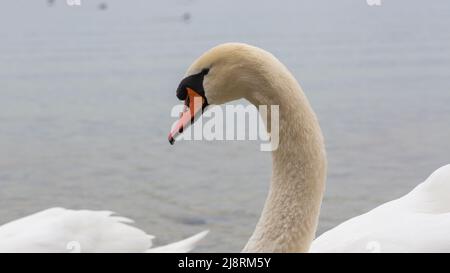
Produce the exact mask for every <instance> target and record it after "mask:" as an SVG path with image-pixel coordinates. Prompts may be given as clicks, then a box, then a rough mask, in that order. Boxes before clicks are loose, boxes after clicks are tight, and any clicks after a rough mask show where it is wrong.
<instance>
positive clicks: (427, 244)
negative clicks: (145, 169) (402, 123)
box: [169, 43, 450, 252]
mask: <svg viewBox="0 0 450 273" xmlns="http://www.w3.org/2000/svg"><path fill="white" fill-rule="evenodd" d="M177 97H178V98H179V99H180V100H184V101H185V105H186V110H185V111H184V112H183V113H182V115H181V117H180V120H179V121H178V123H177V124H176V125H175V126H174V128H173V130H172V131H171V132H170V134H169V141H170V143H171V144H173V143H174V141H175V138H176V137H177V136H178V135H179V134H180V133H182V131H183V128H187V126H189V124H190V123H191V121H195V120H196V118H197V117H199V116H200V115H201V113H202V112H203V110H204V109H205V108H206V107H207V106H208V105H212V104H223V103H226V102H229V101H233V100H236V99H241V98H244V99H247V100H248V101H249V102H250V103H252V104H254V105H255V106H259V105H279V146H278V149H276V150H275V151H273V152H272V168H273V171H272V181H271V184H270V189H269V193H268V196H267V199H266V202H265V204H264V208H263V210H262V214H261V217H260V219H259V221H258V223H257V225H256V228H255V231H254V232H253V235H252V236H251V238H250V239H249V241H248V242H247V244H246V245H245V247H244V249H243V252H307V251H309V249H310V246H311V243H312V241H313V239H314V237H315V232H316V228H317V222H318V215H319V211H320V206H321V202H322V196H323V192H324V187H325V179H326V166H327V164H326V153H325V148H324V144H323V137H322V133H321V129H320V127H319V124H318V121H317V118H316V115H315V113H314V112H313V110H312V109H311V106H310V104H309V102H308V100H307V98H306V97H305V95H304V93H303V91H302V89H301V87H300V86H299V84H298V82H297V81H296V80H295V78H294V77H293V76H292V75H291V73H290V72H289V71H288V69H287V68H286V67H285V66H284V65H283V64H282V63H281V62H280V61H278V60H277V59H276V58H275V57H274V56H273V55H271V54H270V53H268V52H266V51H264V50H262V49H259V48H256V47H253V46H250V45H246V44H240V43H228V44H223V45H219V46H217V47H214V48H212V49H211V50H209V51H207V52H206V53H204V54H203V55H202V56H201V57H200V58H199V59H197V60H196V61H195V62H194V63H193V64H192V65H191V66H190V67H189V69H188V70H187V73H186V78H184V79H183V81H181V83H180V85H179V87H178V89H177ZM199 99H200V101H201V102H202V105H201V107H197V106H196V105H194V103H193V102H194V100H197V101H198V100H199ZM269 115H270V113H269ZM268 120H270V118H269V119H268ZM269 125H270V124H267V130H268V132H269V134H270V130H271V129H270V126H269ZM449 195H450V167H449V166H446V167H444V168H442V169H440V170H438V171H437V172H436V173H434V174H433V175H432V176H431V177H430V178H429V179H428V180H427V181H426V182H425V183H423V184H421V185H419V186H418V187H417V188H416V189H414V190H413V191H412V192H411V193H409V194H408V195H406V196H405V197H403V198H400V199H398V200H395V201H392V202H389V203H386V204H384V205H382V206H380V207H378V208H377V209H374V210H373V211H371V212H369V213H367V214H364V215H362V216H359V217H356V218H353V219H351V220H349V221H347V222H345V223H343V224H342V225H340V226H338V227H336V228H334V229H332V230H331V231H329V232H327V233H325V234H323V235H322V236H320V237H319V238H318V239H316V241H314V242H313V243H312V249H311V250H312V251H316V252H320V251H324V252H329V251H336V252H340V251H347V252H360V251H384V252H393V251H396V252H398V251H399V252H413V251H450V233H449V230H450V198H449Z"/></svg>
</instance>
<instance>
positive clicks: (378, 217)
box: [310, 165, 450, 252]
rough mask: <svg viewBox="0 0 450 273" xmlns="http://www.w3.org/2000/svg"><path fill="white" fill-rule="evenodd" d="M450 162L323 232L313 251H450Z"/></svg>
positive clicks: (313, 245) (312, 247)
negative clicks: (393, 197)
mask: <svg viewBox="0 0 450 273" xmlns="http://www.w3.org/2000/svg"><path fill="white" fill-rule="evenodd" d="M449 196H450V165H446V166H444V167H442V168H440V169H438V170H436V171H435V172H434V173H433V174H432V175H431V176H430V177H429V178H428V179H427V180H426V181H425V182H423V183H421V184H419V185H418V186H417V187H416V188H415V189H414V190H412V191H411V192H410V193H408V194H407V195H405V196H403V197H401V198H399V199H396V200H393V201H391V202H388V203H385V204H383V205H381V206H379V207H377V208H375V209H373V210H371V211H369V212H367V213H365V214H363V215H360V216H358V217H355V218H352V219H350V220H348V221H346V222H344V223H342V224H340V225H338V226H337V227H335V228H333V229H332V230H330V231H327V232H325V233H324V234H322V235H321V236H319V237H318V238H317V239H316V240H314V242H313V243H312V245H311V249H310V251H311V252H449V251H450V233H449V230H450V198H449Z"/></svg>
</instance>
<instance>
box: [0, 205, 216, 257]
mask: <svg viewBox="0 0 450 273" xmlns="http://www.w3.org/2000/svg"><path fill="white" fill-rule="evenodd" d="M131 223H133V221H132V220H130V219H128V218H125V217H120V216H116V215H113V212H111V211H92V210H69V209H64V208H51V209H47V210H44V211H41V212H38V213H35V214H32V215H30V216H27V217H24V218H21V219H18V220H15V221H12V222H10V223H7V224H5V225H3V226H0V252H158V250H159V251H161V252H188V251H190V250H192V249H193V248H194V247H195V246H196V244H197V243H198V242H199V241H200V240H201V239H203V238H204V237H205V236H206V234H207V233H208V232H207V231H203V232H201V233H199V234H197V235H194V236H192V237H190V238H188V239H185V240H182V241H179V242H177V243H174V244H170V245H167V246H165V247H158V248H155V249H151V247H152V239H153V238H154V236H152V235H149V234H146V233H145V232H144V231H142V230H140V229H138V228H136V227H133V226H131V225H130V224H131Z"/></svg>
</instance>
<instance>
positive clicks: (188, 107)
mask: <svg viewBox="0 0 450 273" xmlns="http://www.w3.org/2000/svg"><path fill="white" fill-rule="evenodd" d="M271 58H273V57H272V55H271V54H270V53H268V52H266V51H264V50H262V49H260V48H257V47H254V46H250V45H247V44H242V43H226V44H221V45H218V46H216V47H214V48H212V49H210V50H208V51H207V52H205V53H204V54H203V55H201V56H200V57H199V58H198V59H197V60H195V61H194V62H193V63H192V65H191V66H190V67H189V68H188V70H187V72H186V74H185V78H184V79H183V80H182V81H181V82H180V84H179V86H178V88H177V91H176V94H177V97H178V99H179V100H182V101H184V104H185V110H184V111H183V113H182V114H181V116H180V119H179V121H178V123H177V125H176V126H175V127H174V129H173V130H172V131H171V132H170V133H169V142H170V143H171V144H173V143H174V142H175V137H176V136H177V135H178V134H180V133H182V132H183V129H185V128H187V126H189V125H190V124H191V123H193V122H195V120H196V119H197V118H198V117H199V116H201V114H202V113H203V111H204V110H205V109H206V107H207V106H208V105H220V104H224V103H227V102H230V101H234V100H238V99H241V98H246V99H249V97H250V95H251V94H252V93H254V90H258V85H260V84H261V82H262V81H261V79H260V75H261V74H262V73H260V72H262V71H261V70H262V69H263V68H264V67H267V66H265V65H263V63H264V61H265V60H270V59H271Z"/></svg>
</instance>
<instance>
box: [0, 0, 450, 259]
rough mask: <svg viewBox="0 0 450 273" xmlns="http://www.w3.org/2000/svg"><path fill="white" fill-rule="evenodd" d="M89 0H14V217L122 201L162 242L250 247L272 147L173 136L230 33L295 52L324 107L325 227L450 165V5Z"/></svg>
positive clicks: (10, 132)
mask: <svg viewBox="0 0 450 273" xmlns="http://www.w3.org/2000/svg"><path fill="white" fill-rule="evenodd" d="M81 1H82V5H81V6H80V7H69V6H67V5H66V3H65V1H61V0H56V1H55V4H53V5H49V4H48V3H47V1H44V0H42V1H26V0H5V1H2V3H1V8H0V188H1V189H0V223H5V222H8V221H10V220H13V219H16V218H19V217H21V216H24V215H27V214H30V213H32V212H35V211H38V210H41V209H45V208H48V207H53V206H63V207H68V208H75V209H81V208H88V209H108V210H113V211H116V212H118V213H120V214H122V215H125V216H127V217H130V218H133V219H135V220H136V225H137V226H138V227H140V228H142V229H144V230H146V231H147V232H149V233H151V234H153V235H155V236H157V240H156V241H155V243H156V244H160V243H167V242H170V241H173V240H177V239H181V238H183V237H185V236H188V235H191V234H194V233H196V232H199V231H201V230H204V229H210V230H211V233H210V235H209V236H208V237H207V239H206V240H205V242H204V243H203V244H202V245H201V246H200V247H199V248H198V249H197V251H239V250H241V248H242V247H243V246H244V244H245V243H246V241H247V239H248V237H249V236H250V234H251V233H252V231H253V228H254V226H255V224H256V221H257V219H258V217H259V213H260V211H261V208H262V205H263V202H264V200H265V195H266V193H267V190H268V186H269V179H270V173H271V162H270V153H263V152H260V151H259V142H257V141H246V142H241V141H235V142H233V141H229V142H206V141H204V142H199V141H197V142H180V143H178V144H177V145H175V146H170V145H169V143H168V142H167V133H168V130H169V128H170V125H171V124H172V122H173V118H172V117H171V116H170V110H171V108H172V106H173V105H175V104H177V103H178V101H177V99H176V97H175V89H176V87H177V85H178V83H179V81H180V80H181V79H182V77H183V75H184V72H185V70H186V69H187V67H188V66H189V65H190V63H191V62H192V61H193V60H194V59H195V58H197V57H198V56H199V55H200V54H201V53H203V52H204V51H205V50H207V49H209V48H210V47H212V46H214V45H217V44H219V43H222V42H229V41H240V42H246V43H250V44H254V45H257V46H259V47H262V48H265V49H267V50H268V51H271V52H272V53H274V54H275V55H276V56H278V57H279V59H280V60H281V61H282V62H283V63H285V64H286V65H287V66H288V67H289V68H290V70H291V71H292V72H293V74H294V75H295V76H296V77H297V79H298V80H299V82H300V83H301V85H302V86H303V89H304V90H305V92H306V94H307V96H308V97H309V98H310V101H311V104H312V105H313V107H314V109H315V111H316V113H317V115H318V117H319V119H320V122H321V126H322V129H323V132H324V135H325V140H326V144H327V152H328V159H329V175H328V182H327V192H326V196H325V199H324V203H323V209H322V212H321V217H320V225H319V233H322V232H324V231H325V230H327V229H329V228H332V227H333V226H335V225H337V224H338V223H341V222H342V221H344V220H346V219H348V218H350V217H353V216H356V215H358V214H361V213H364V212H366V211H368V210H369V209H371V208H374V207H375V206H377V205H378V204H381V203H383V202H386V201H388V200H392V199H393V198H397V197H399V196H401V195H403V194H405V193H407V192H408V191H409V190H411V189H412V188H413V187H414V186H415V185H417V184H418V183H419V182H421V181H423V180H424V179H425V178H426V177H427V176H428V175H429V174H430V173H431V172H432V171H434V170H435V169H437V168H438V167H440V166H442V165H444V164H446V163H450V32H449V26H450V2H449V1H448V0H433V1H424V0H422V1H419V0H415V1H411V0H395V1H387V0H386V1H385V0H382V5H381V6H380V7H370V6H368V5H367V4H366V1H364V0H345V1H344V0H341V1H331V0H329V1H298V0H295V1H294V0H292V1H282V2H279V1H261V0H258V1H256V0H254V1H210V0H209V1H206V0H203V1H201V0H178V1H174V0H172V1H144V0H141V1H137V0H135V1H119V0H115V1H112V0H105V1H96V0H81ZM102 2H105V3H107V6H106V9H103V10H102V9H99V4H100V3H102ZM313 2H314V3H313ZM449 195H450V194H449Z"/></svg>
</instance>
